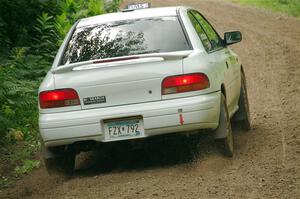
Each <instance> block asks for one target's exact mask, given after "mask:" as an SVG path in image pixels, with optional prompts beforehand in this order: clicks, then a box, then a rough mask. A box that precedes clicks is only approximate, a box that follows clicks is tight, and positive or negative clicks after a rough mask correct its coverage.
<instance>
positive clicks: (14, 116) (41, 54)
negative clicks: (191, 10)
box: [0, 0, 119, 146]
mask: <svg viewBox="0 0 300 199" xmlns="http://www.w3.org/2000/svg"><path fill="white" fill-rule="evenodd" d="M118 4H119V0H113V1H111V2H110V3H109V4H105V3H104V1H103V0H43V1H40V0H30V1H27V0H20V1H10V0H1V6H0V40H1V42H0V146H1V145H4V144H5V143H7V142H9V140H10V139H8V138H7V134H8V133H9V129H15V130H19V131H21V132H22V133H23V134H24V139H25V140H36V139H37V132H38V125H37V121H38V113H37V111H38V102H37V91H38V86H39V84H40V82H41V81H42V78H43V77H44V76H45V75H46V73H47V71H48V69H49V68H50V66H51V62H52V61H53V58H54V56H55V54H56V51H57V49H58V48H59V46H60V45H61V43H62V41H63V38H64V36H65V35H66V33H67V32H68V31H69V29H70V28H71V26H72V25H73V24H74V23H75V21H76V20H78V19H80V18H82V17H87V16H93V15H99V14H103V13H105V12H107V11H116V10H117V7H118Z"/></svg>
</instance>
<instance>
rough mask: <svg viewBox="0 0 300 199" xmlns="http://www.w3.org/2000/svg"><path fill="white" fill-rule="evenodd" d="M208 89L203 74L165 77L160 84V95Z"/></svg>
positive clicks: (205, 77) (207, 83) (206, 78)
mask: <svg viewBox="0 0 300 199" xmlns="http://www.w3.org/2000/svg"><path fill="white" fill-rule="evenodd" d="M205 88H209V79H208V77H207V76H206V75H205V74H203V73H192V74H186V75H178V76H170V77H166V78H165V79H164V80H163V82H162V94H163V95H167V94H173V93H182V92H189V91H197V90H202V89H205Z"/></svg>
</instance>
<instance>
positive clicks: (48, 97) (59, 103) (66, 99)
mask: <svg viewBox="0 0 300 199" xmlns="http://www.w3.org/2000/svg"><path fill="white" fill-rule="evenodd" d="M39 100H40V107H41V108H44V109H45V108H58V107H65V106H76V105H80V100H79V97H78V94H77V92H76V91H75V90H74V89H71V88H68V89H60V90H52V91H43V92H41V93H40V95H39Z"/></svg>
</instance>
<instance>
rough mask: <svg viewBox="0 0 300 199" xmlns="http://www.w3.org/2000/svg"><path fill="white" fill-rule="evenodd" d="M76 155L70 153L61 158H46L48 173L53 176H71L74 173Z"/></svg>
mask: <svg viewBox="0 0 300 199" xmlns="http://www.w3.org/2000/svg"><path fill="white" fill-rule="evenodd" d="M75 158H76V153H75V152H73V151H68V152H65V153H63V154H62V155H61V156H59V157H54V158H44V163H45V167H46V169H47V172H48V173H49V174H50V175H52V174H66V175H69V174H71V173H72V172H73V171H74V167H75Z"/></svg>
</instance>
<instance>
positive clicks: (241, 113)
mask: <svg viewBox="0 0 300 199" xmlns="http://www.w3.org/2000/svg"><path fill="white" fill-rule="evenodd" d="M235 120H236V121H237V122H238V123H239V124H240V125H241V127H242V128H243V129H244V130H246V131H248V130H250V129H251V122H250V111H249V101H248V94H247V88H246V79H245V75H244V73H243V72H242V73H241V91H240V98H239V110H238V112H237V113H236V115H235Z"/></svg>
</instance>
